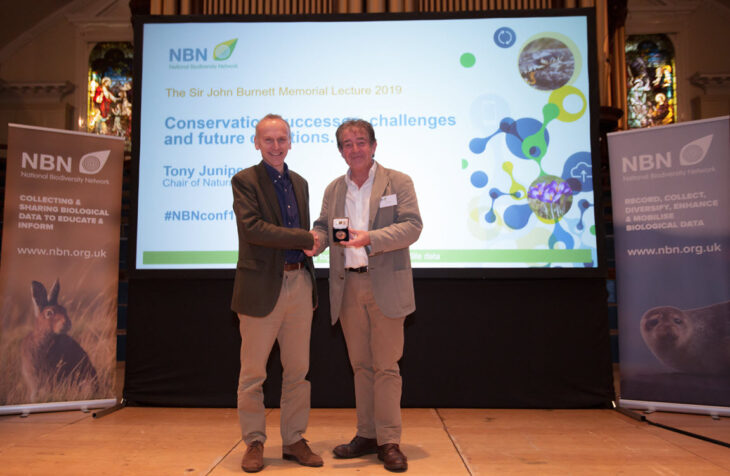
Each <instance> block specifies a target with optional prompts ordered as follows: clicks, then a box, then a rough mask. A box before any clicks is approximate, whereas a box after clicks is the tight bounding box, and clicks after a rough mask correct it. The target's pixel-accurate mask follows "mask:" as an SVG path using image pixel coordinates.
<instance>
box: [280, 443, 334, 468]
mask: <svg viewBox="0 0 730 476" xmlns="http://www.w3.org/2000/svg"><path fill="white" fill-rule="evenodd" d="M282 453H283V454H282V458H284V459H288V460H292V461H296V462H297V463H299V464H301V465H302V466H313V467H315V468H316V467H319V466H322V465H323V464H324V461H322V458H320V457H319V456H317V455H316V454H314V453H313V452H312V450H311V449H310V448H309V445H308V444H307V440H305V439H304V438H302V439H301V440H299V441H297V442H296V443H294V444H292V445H287V446H284V447H283V448H282Z"/></svg>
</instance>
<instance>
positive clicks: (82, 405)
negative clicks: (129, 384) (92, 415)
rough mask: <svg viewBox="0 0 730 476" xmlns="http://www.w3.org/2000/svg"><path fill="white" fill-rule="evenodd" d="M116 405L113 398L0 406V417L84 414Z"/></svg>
mask: <svg viewBox="0 0 730 476" xmlns="http://www.w3.org/2000/svg"><path fill="white" fill-rule="evenodd" d="M116 404H117V400H116V399H114V398H110V399H100V400H79V401H76V402H48V403H28V404H23V405H5V406H0V416H2V415H22V416H28V415H30V414H31V413H41V412H62V411H67V410H81V411H82V412H84V413H86V412H88V411H89V410H90V409H92V408H108V407H113V406H114V405H116Z"/></svg>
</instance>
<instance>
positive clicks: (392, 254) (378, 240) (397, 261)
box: [313, 164, 423, 324]
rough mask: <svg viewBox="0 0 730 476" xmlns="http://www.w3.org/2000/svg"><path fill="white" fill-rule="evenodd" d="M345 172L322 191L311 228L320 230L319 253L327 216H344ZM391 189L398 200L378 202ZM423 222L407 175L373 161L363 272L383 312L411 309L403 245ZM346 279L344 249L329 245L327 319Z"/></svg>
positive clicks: (327, 231) (336, 308) (328, 226)
mask: <svg viewBox="0 0 730 476" xmlns="http://www.w3.org/2000/svg"><path fill="white" fill-rule="evenodd" d="M346 193H347V183H346V182H345V176H344V175H343V176H341V177H338V178H337V179H335V180H334V181H332V182H331V183H330V184H329V185H328V186H327V189H326V190H325V192H324V197H323V199H322V211H321V213H320V215H319V218H318V219H317V220H315V222H314V226H313V229H314V230H315V231H316V232H317V234H318V235H319V244H320V246H319V249H318V251H317V252H318V253H319V252H321V251H322V250H324V249H325V248H326V247H327V246H328V245H329V244H330V241H331V239H332V219H333V218H342V217H344V216H345V195H346ZM389 195H395V196H396V200H397V203H396V204H395V205H391V206H383V207H381V206H380V204H381V203H380V202H381V198H382V197H386V196H389ZM422 228H423V222H422V221H421V215H420V213H419V211H418V200H417V199H416V191H415V189H414V187H413V181H412V180H411V178H410V177H409V176H408V175H406V174H404V173H401V172H398V171H396V170H392V169H386V168H385V167H383V166H382V165H380V164H378V166H377V168H376V169H375V178H374V179H373V190H372V192H371V194H370V221H369V224H368V230H369V232H370V242H371V243H370V246H369V249H368V272H369V273H370V277H371V281H372V285H373V293H374V294H375V302H376V303H377V304H378V307H380V310H381V311H382V312H383V314H385V315H386V316H387V317H393V318H397V317H405V316H407V315H408V314H410V313H412V312H413V311H415V309H416V302H415V296H414V293H413V273H412V270H411V257H410V253H409V251H408V247H409V246H410V245H411V244H413V243H414V242H415V241H416V240H417V239H418V237H419V235H420V234H421V229H422ZM344 283H345V252H344V248H343V247H341V246H338V245H332V246H331V247H330V271H329V287H330V311H331V317H332V324H334V323H335V322H337V319H339V316H340V309H341V306H342V295H343V293H344V289H345V286H344Z"/></svg>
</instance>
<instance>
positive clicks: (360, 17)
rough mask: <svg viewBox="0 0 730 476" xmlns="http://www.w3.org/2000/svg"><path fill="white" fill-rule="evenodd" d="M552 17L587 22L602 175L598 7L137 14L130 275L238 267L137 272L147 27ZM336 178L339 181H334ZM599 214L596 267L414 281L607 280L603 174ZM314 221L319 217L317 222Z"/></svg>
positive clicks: (501, 270)
mask: <svg viewBox="0 0 730 476" xmlns="http://www.w3.org/2000/svg"><path fill="white" fill-rule="evenodd" d="M543 17H544V18H548V17H583V18H585V20H586V35H587V38H586V45H587V55H588V58H587V73H588V85H589V91H588V106H589V109H590V117H589V120H590V144H591V161H592V170H594V171H600V170H601V163H602V155H603V153H602V150H601V147H600V139H599V133H600V132H599V122H600V121H599V119H600V117H599V114H600V106H599V94H598V87H599V86H598V63H597V41H596V15H595V9H594V8H570V9H550V10H543V9H541V10H499V11H488V12H486V11H479V12H473V11H472V12H437V13H432V12H428V13H362V14H304V15H216V16H205V15H135V16H133V18H132V24H133V28H134V44H133V46H134V71H133V81H134V82H133V85H134V86H133V88H134V91H133V97H134V108H133V111H132V156H131V176H132V181H131V187H130V188H131V190H130V192H131V197H130V209H129V210H130V211H129V233H128V263H129V267H128V275H129V277H130V278H134V279H148V278H159V279H175V278H180V279H190V278H193V279H207V278H210V279H230V278H232V277H233V276H234V274H235V267H233V268H225V269H221V268H215V269H213V268H209V269H139V268H137V257H136V255H137V239H138V237H137V231H138V230H137V216H138V200H139V189H138V184H139V178H140V177H139V173H140V172H139V169H140V144H139V140H140V127H139V125H140V121H141V109H142V104H141V99H142V75H143V74H144V72H143V71H142V63H143V57H142V51H143V44H144V33H143V31H144V26H145V25H147V24H166V23H209V24H210V23H242V24H245V23H261V22H269V23H297V22H314V23H317V22H323V23H333V22H372V21H412V20H440V19H443V20H455V19H480V18H543ZM333 178H334V177H333ZM592 179H593V192H594V197H593V198H594V205H593V208H594V211H593V216H594V219H595V227H596V256H597V263H596V266H594V267H590V268H588V267H585V268H580V267H570V268H560V267H549V268H546V267H517V268H516V267H484V268H455V267H454V268H445V267H443V268H442V267H439V268H425V267H414V268H413V275H414V278H437V279H443V278H448V279H529V278H538V279H550V278H582V277H584V278H606V277H607V267H606V251H605V249H606V246H605V241H606V231H605V225H604V216H603V215H604V213H603V204H602V202H603V196H602V195H603V193H602V189H601V174H600V173H594V174H593V177H592ZM312 219H314V217H313V218H312ZM315 274H316V276H317V277H318V278H326V277H327V276H329V268H316V269H315Z"/></svg>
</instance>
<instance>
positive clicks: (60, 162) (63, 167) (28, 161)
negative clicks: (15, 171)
mask: <svg viewBox="0 0 730 476" xmlns="http://www.w3.org/2000/svg"><path fill="white" fill-rule="evenodd" d="M21 157H22V158H21V163H20V164H21V165H20V167H21V168H23V169H26V168H31V169H33V170H44V171H51V170H54V171H56V172H61V171H66V172H71V157H66V158H65V159H64V158H63V157H62V156H60V155H57V156H53V155H51V154H38V153H36V152H33V155H30V154H28V153H27V152H23V153H22V156H21Z"/></svg>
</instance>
